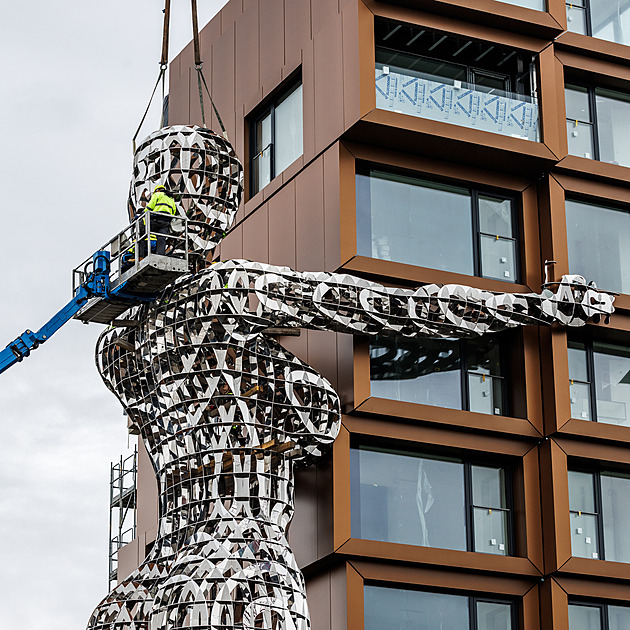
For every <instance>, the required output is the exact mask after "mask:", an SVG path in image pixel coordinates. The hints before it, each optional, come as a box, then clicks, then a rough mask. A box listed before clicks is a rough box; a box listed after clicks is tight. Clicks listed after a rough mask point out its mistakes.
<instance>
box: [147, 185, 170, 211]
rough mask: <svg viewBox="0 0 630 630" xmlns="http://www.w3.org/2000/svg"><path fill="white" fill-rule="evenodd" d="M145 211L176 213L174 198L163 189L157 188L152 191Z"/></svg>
mask: <svg viewBox="0 0 630 630" xmlns="http://www.w3.org/2000/svg"><path fill="white" fill-rule="evenodd" d="M145 212H168V214H172V215H173V216H176V215H177V206H176V205H175V200H174V199H173V198H172V197H169V196H168V195H167V194H165V193H164V192H163V191H161V190H158V191H156V192H154V193H153V196H152V197H151V199H150V200H149V203H148V204H147V207H146V208H145Z"/></svg>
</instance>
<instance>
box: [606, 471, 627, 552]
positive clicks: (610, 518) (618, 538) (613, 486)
mask: <svg viewBox="0 0 630 630" xmlns="http://www.w3.org/2000/svg"><path fill="white" fill-rule="evenodd" d="M601 480H602V482H601V483H602V517H603V521H604V554H605V559H606V560H614V561H616V562H630V536H628V530H629V529H630V500H629V499H628V497H630V478H628V477H627V476H622V475H616V474H613V473H607V474H602V475H601Z"/></svg>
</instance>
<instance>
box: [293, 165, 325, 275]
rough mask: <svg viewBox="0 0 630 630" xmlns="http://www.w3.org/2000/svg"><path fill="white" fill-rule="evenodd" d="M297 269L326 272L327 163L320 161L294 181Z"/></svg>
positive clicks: (308, 167)
mask: <svg viewBox="0 0 630 630" xmlns="http://www.w3.org/2000/svg"><path fill="white" fill-rule="evenodd" d="M295 229H296V258H297V259H296V268H297V270H298V271H317V270H320V269H323V268H324V159H323V157H320V158H318V159H317V160H315V161H314V162H313V163H311V164H310V165H309V166H307V167H306V168H305V169H304V171H302V173H300V176H299V177H297V178H296V180H295Z"/></svg>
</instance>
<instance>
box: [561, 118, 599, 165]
mask: <svg viewBox="0 0 630 630" xmlns="http://www.w3.org/2000/svg"><path fill="white" fill-rule="evenodd" d="M567 138H568V139H569V154H570V155H577V156H578V157H583V158H587V159H589V160H593V159H595V151H594V149H593V126H592V125H589V124H586V123H581V122H577V121H573V120H567Z"/></svg>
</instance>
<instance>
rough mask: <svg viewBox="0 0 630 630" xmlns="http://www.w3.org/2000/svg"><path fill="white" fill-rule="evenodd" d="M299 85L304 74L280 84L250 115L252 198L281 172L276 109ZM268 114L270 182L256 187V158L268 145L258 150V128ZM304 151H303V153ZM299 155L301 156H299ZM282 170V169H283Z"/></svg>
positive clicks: (250, 185)
mask: <svg viewBox="0 0 630 630" xmlns="http://www.w3.org/2000/svg"><path fill="white" fill-rule="evenodd" d="M299 86H303V82H302V75H301V74H298V75H297V76H294V77H293V78H290V79H289V80H287V81H285V82H283V83H282V85H280V86H278V88H277V89H276V90H274V92H273V94H272V96H271V99H270V100H269V101H268V102H266V103H263V104H262V105H260V106H258V107H257V108H256V109H255V110H254V111H253V112H252V113H251V114H250V115H249V116H248V117H247V120H248V127H249V160H248V165H249V186H248V188H249V196H250V198H251V197H253V196H254V195H256V194H258V193H259V192H260V191H261V190H262V189H263V188H265V186H268V185H269V184H270V183H271V182H272V181H273V180H274V179H275V178H276V177H277V176H278V175H280V173H276V149H275V145H276V109H277V108H278V106H279V105H280V104H281V103H283V102H284V101H285V100H286V99H287V98H289V96H291V94H293V92H295V90H297V89H298V87H299ZM302 115H304V102H303V101H302ZM267 116H270V117H271V142H270V144H269V145H267V146H268V147H270V158H269V162H270V165H269V166H270V168H269V184H265V185H264V186H261V187H260V188H258V190H256V189H255V186H254V183H255V177H254V172H255V167H254V160H255V159H256V158H257V157H259V156H260V155H262V154H263V153H264V151H265V149H266V148H267V147H262V149H261V150H259V151H258V152H256V150H257V147H256V132H257V130H258V125H259V124H260V123H261V122H262V121H263V120H264V119H265V118H267ZM303 133H304V128H303V127H302V134H303ZM303 154H304V151H302V155H303ZM298 157H299V156H298ZM281 172H282V171H281Z"/></svg>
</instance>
